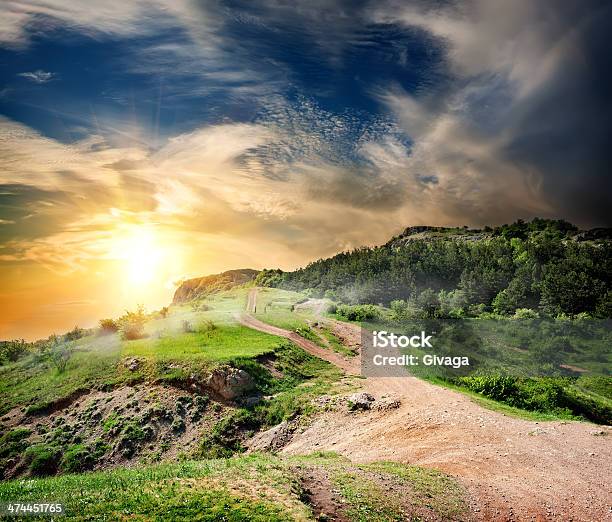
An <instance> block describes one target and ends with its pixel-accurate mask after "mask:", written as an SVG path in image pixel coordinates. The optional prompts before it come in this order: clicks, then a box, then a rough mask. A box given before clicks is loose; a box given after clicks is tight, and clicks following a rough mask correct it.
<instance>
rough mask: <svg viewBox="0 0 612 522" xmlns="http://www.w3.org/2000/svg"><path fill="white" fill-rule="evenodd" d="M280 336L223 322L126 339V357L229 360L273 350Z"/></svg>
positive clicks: (124, 347)
mask: <svg viewBox="0 0 612 522" xmlns="http://www.w3.org/2000/svg"><path fill="white" fill-rule="evenodd" d="M276 344H278V337H275V336H273V335H269V334H266V333H262V332H258V331H255V330H252V329H250V328H247V327H245V326H227V325H221V326H219V327H217V328H216V329H214V330H212V331H210V332H204V333H199V332H194V333H177V334H175V335H172V336H169V337H163V338H161V339H150V338H149V339H139V340H136V341H128V342H125V343H124V345H123V347H122V350H121V355H122V356H123V357H146V358H151V359H159V360H173V361H186V360H187V361H191V362H194V361H196V362H197V361H206V362H229V361H230V360H232V359H234V358H236V357H256V356H257V355H261V354H263V353H266V352H270V351H271V350H272V349H273V348H274V346H275V345H276Z"/></svg>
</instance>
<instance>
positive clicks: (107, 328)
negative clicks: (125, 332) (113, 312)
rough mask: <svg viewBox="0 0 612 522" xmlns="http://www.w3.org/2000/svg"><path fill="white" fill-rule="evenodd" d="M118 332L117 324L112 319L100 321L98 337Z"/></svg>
mask: <svg viewBox="0 0 612 522" xmlns="http://www.w3.org/2000/svg"><path fill="white" fill-rule="evenodd" d="M118 331H119V324H118V323H117V321H115V320H114V319H100V324H99V332H100V335H109V334H114V333H115V332H118Z"/></svg>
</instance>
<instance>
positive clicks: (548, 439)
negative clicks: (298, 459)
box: [283, 377, 612, 521]
mask: <svg viewBox="0 0 612 522" xmlns="http://www.w3.org/2000/svg"><path fill="white" fill-rule="evenodd" d="M364 389H365V390H367V391H368V392H369V393H371V394H372V395H373V396H375V397H377V396H380V395H381V394H393V395H394V396H396V397H399V398H400V399H401V403H400V407H399V408H396V409H391V410H386V411H382V412H381V411H376V410H373V411H365V412H359V413H349V412H345V411H342V410H339V409H336V410H332V411H329V412H326V413H323V414H321V415H320V416H319V417H318V418H317V419H316V420H315V421H314V422H313V423H312V425H311V426H310V427H309V428H308V429H306V430H305V431H303V432H300V433H296V434H295V435H294V437H293V438H292V440H291V442H290V443H289V444H288V445H287V446H286V447H285V448H284V450H283V452H284V453H287V454H305V453H310V452H312V451H319V450H333V451H337V452H338V453H340V454H342V455H344V456H346V457H348V458H350V459H351V460H353V461H355V462H372V461H377V460H392V461H399V462H403V463H406V464H413V465H420V466H425V467H431V468H436V469H440V470H441V471H444V472H446V473H448V474H450V475H452V476H454V477H456V478H458V479H459V480H460V482H462V483H463V484H464V485H465V487H466V488H467V490H468V492H469V494H470V495H471V497H472V499H471V510H472V512H473V513H474V514H475V515H477V516H478V518H479V519H480V520H499V521H502V520H503V521H507V520H559V521H561V520H575V521H578V520H581V521H582V520H584V521H600V520H610V519H612V518H611V510H610V509H611V507H610V506H611V499H612V491H611V487H610V481H609V478H610V477H611V476H612V429H610V428H609V427H604V428H601V427H596V426H594V425H591V424H587V423H580V422H533V421H526V420H521V419H517V418H513V417H508V416H505V415H503V414H501V413H497V412H494V411H489V410H485V409H483V408H482V407H480V406H478V405H477V404H475V403H474V402H472V401H471V400H470V399H469V398H467V397H465V396H464V395H462V394H460V393H457V392H454V391H451V390H447V389H444V388H440V387H437V386H434V385H431V384H429V383H426V382H423V381H421V380H419V379H416V378H414V377H397V378H379V379H374V378H368V379H367V380H366V381H365V383H364ZM601 433H605V434H606V435H603V436H602V435H601ZM538 517H539V518H538Z"/></svg>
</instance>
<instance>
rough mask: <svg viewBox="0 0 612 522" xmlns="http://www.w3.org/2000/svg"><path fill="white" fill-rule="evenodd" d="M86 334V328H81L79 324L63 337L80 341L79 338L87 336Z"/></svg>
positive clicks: (68, 340)
mask: <svg viewBox="0 0 612 522" xmlns="http://www.w3.org/2000/svg"><path fill="white" fill-rule="evenodd" d="M86 334H87V331H86V330H84V329H83V328H79V327H78V326H75V327H74V328H73V329H72V330H70V331H69V332H67V333H65V334H64V336H63V337H64V341H66V342H71V341H78V340H79V339H81V337H85V335H86Z"/></svg>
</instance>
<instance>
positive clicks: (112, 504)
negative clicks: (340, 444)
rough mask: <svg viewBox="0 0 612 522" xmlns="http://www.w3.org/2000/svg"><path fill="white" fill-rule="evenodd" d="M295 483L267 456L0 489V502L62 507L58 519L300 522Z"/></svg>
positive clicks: (88, 475) (50, 480) (58, 479)
mask: <svg viewBox="0 0 612 522" xmlns="http://www.w3.org/2000/svg"><path fill="white" fill-rule="evenodd" d="M294 489H295V479H294V477H293V476H292V475H291V474H290V472H289V471H288V470H287V469H285V468H284V467H282V466H280V465H279V464H278V461H277V460H276V459H274V458H271V457H263V456H252V457H243V458H240V459H227V460H210V461H204V462H183V463H180V464H164V465H157V466H150V467H145V468H139V469H116V470H112V471H105V472H97V473H85V474H79V475H63V476H59V477H54V478H48V479H41V480H31V481H25V482H24V481H12V482H4V483H0V501H9V500H10V501H15V500H17V499H18V500H21V501H28V500H29V501H33V500H36V501H40V500H41V499H45V500H48V501H52V502H59V503H63V504H64V505H65V508H66V514H67V516H66V517H65V519H66V520H118V519H132V520H160V521H161V520H170V521H172V520H210V521H214V520H228V521H247V520H248V521H251V520H252V521H261V522H265V521H284V520H305V519H306V518H307V516H308V509H307V508H306V506H304V505H303V504H302V503H301V502H300V501H299V499H298V496H297V495H296V493H295V491H294Z"/></svg>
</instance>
